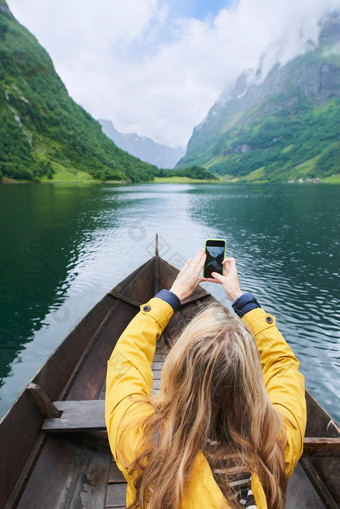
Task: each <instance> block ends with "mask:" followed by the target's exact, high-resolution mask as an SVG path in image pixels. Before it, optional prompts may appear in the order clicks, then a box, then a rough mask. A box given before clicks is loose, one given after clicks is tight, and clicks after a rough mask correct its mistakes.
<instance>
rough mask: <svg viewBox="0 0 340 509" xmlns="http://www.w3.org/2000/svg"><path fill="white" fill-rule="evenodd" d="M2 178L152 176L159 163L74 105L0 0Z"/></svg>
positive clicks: (38, 47)
mask: <svg viewBox="0 0 340 509" xmlns="http://www.w3.org/2000/svg"><path fill="white" fill-rule="evenodd" d="M0 112H1V113H0V176H1V175H2V176H5V177H11V178H15V179H28V180H38V179H40V178H41V177H43V176H48V177H49V178H53V176H54V175H55V174H56V172H57V173H58V172H60V171H65V170H67V171H71V172H74V173H76V172H77V171H83V172H87V173H89V174H90V175H91V176H93V177H95V178H98V179H103V180H108V179H110V180H111V179H113V180H122V179H123V180H131V181H145V180H152V179H153V176H154V174H155V173H156V171H157V168H156V167H155V166H152V165H150V164H147V163H144V162H143V161H140V160H139V159H137V158H135V157H133V156H131V155H129V154H127V153H126V152H124V151H122V150H121V149H119V148H118V147H117V146H116V145H115V144H114V143H113V142H112V141H111V140H109V139H108V138H107V137H106V136H105V135H104V134H103V133H102V130H101V126H100V125H99V123H98V122H97V121H96V120H94V119H93V118H92V117H91V115H89V113H87V112H86V111H85V110H84V109H83V108H81V107H80V106H79V105H78V104H76V103H75V102H74V101H73V99H72V98H71V97H70V96H69V95H68V92H67V90H66V88H65V86H64V84H63V82H62V81H61V79H60V78H59V76H58V75H57V73H56V71H55V69H54V67H53V62H52V60H51V59H50V57H49V55H48V54H47V52H46V51H45V50H44V49H43V48H42V47H41V45H40V44H39V42H38V41H37V40H36V38H35V37H34V36H33V35H32V34H31V33H30V32H29V31H28V30H27V29H26V28H24V27H23V26H22V25H20V23H18V22H17V21H16V20H15V18H14V17H13V15H12V13H11V12H10V10H9V8H8V6H7V4H6V2H5V0H0Z"/></svg>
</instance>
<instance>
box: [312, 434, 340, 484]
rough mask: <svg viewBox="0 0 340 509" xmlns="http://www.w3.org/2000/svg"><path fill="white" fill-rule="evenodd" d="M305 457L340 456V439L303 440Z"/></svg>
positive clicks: (315, 438) (319, 438)
mask: <svg viewBox="0 0 340 509" xmlns="http://www.w3.org/2000/svg"><path fill="white" fill-rule="evenodd" d="M303 455H304V456H340V438H329V437H305V438H304V440H303ZM339 475H340V472H339Z"/></svg>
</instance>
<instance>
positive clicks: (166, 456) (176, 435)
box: [121, 305, 287, 509]
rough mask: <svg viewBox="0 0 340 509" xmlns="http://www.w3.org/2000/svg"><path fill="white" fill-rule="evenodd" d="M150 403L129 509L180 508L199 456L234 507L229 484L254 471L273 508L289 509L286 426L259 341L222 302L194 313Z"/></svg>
mask: <svg viewBox="0 0 340 509" xmlns="http://www.w3.org/2000/svg"><path fill="white" fill-rule="evenodd" d="M148 402H149V404H150V405H151V406H152V407H153V409H154V412H153V413H152V414H151V415H149V416H148V417H147V418H145V419H144V421H143V430H144V436H143V441H142V443H141V448H140V451H138V457H137V459H136V460H135V461H134V462H133V463H132V464H131V465H126V466H127V467H128V468H129V470H130V471H131V472H134V478H135V481H134V482H135V488H136V499H135V501H134V503H133V504H132V505H131V506H130V509H137V508H142V509H144V508H145V507H148V509H159V508H160V507H161V508H162V509H173V508H175V507H176V508H179V507H181V501H182V499H183V496H184V491H185V488H186V484H187V481H188V480H189V478H190V474H191V471H192V467H193V463H194V460H195V458H196V455H197V454H198V452H199V451H202V452H203V454H204V455H205V457H206V459H207V460H208V462H209V464H210V467H211V469H212V471H213V473H214V472H215V473H214V477H215V480H216V482H217V484H218V486H219V487H220V489H221V491H222V493H223V495H224V497H225V498H226V499H227V500H228V503H229V504H230V505H231V507H234V508H237V507H240V505H239V504H238V502H237V501H236V499H235V491H234V489H233V488H232V486H231V481H232V480H233V478H234V479H235V477H234V476H235V475H238V474H239V475H241V474H244V473H246V472H249V473H256V474H257V475H258V477H259V480H260V482H261V485H262V487H263V490H264V493H265V495H266V500H267V505H268V509H274V508H275V509H283V508H284V505H285V490H286V483H287V480H286V476H285V462H284V446H285V432H284V428H283V422H282V419H281V417H280V415H279V413H278V412H277V410H276V409H275V408H274V407H273V405H272V404H271V403H270V401H269V398H268V395H267V392H266V389H265V386H264V382H263V378H262V368H261V364H260V360H259V355H258V351H257V348H256V344H255V340H254V338H253V336H252V334H251V332H250V331H249V329H248V328H247V327H246V326H245V324H244V323H243V322H242V320H241V319H239V318H238V317H237V316H236V315H234V314H232V313H230V312H228V311H227V310H226V309H224V308H223V307H222V306H219V305H212V306H209V307H207V308H205V309H204V310H203V311H201V312H200V313H199V314H198V315H196V317H195V318H194V319H193V320H192V321H191V322H190V323H189V324H188V325H187V327H186V328H185V329H184V330H183V332H182V333H181V335H180V336H179V338H178V340H177V341H176V343H175V345H174V346H173V347H172V349H171V350H170V352H169V354H168V356H167V358H166V360H165V362H164V366H163V370H162V376H161V390H160V393H159V394H158V395H155V396H152V397H150V399H149V401H148ZM150 444H151V445H150ZM122 456H123V454H122ZM121 459H122V460H123V457H122V458H121ZM216 471H217V472H218V473H216ZM232 484H233V483H232Z"/></svg>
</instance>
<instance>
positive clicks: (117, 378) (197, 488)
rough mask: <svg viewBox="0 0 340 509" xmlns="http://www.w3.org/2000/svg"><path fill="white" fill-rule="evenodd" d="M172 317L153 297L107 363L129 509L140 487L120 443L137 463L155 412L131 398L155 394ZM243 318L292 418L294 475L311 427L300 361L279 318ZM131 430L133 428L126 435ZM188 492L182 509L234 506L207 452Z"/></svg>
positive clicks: (271, 385) (113, 434) (108, 405)
mask: <svg viewBox="0 0 340 509" xmlns="http://www.w3.org/2000/svg"><path fill="white" fill-rule="evenodd" d="M172 315H173V309H172V307H171V306H170V304H168V303H167V302H165V301H163V300H162V299H159V298H153V299H151V300H150V301H149V302H148V303H146V304H145V305H142V306H141V311H140V312H139V313H138V314H137V315H136V316H135V318H134V319H133V320H132V321H131V322H130V324H129V325H128V326H127V328H126V329H125V331H124V332H123V334H122V335H121V337H120V338H119V340H118V342H117V345H116V347H115V349H114V351H113V353H112V355H111V358H110V360H109V361H108V370H107V380H106V401H105V419H106V426H107V430H108V436H109V442H110V446H111V450H112V453H113V455H114V457H115V459H116V461H117V465H118V467H119V469H120V470H121V471H122V472H123V475H124V477H125V479H126V480H127V483H128V486H127V492H126V505H127V506H128V505H130V504H131V503H132V502H133V500H134V496H135V489H134V486H133V477H132V476H131V475H130V474H129V473H128V472H127V470H126V469H125V468H124V466H123V465H122V464H121V463H120V461H119V459H118V458H117V444H118V442H119V443H120V447H121V448H122V450H123V451H124V456H125V458H126V460H127V461H128V462H129V463H132V462H133V461H134V459H135V458H136V449H137V445H138V443H139V439H140V436H141V429H140V427H139V422H140V420H141V419H142V418H143V417H144V416H146V415H148V413H150V412H152V409H151V408H150V407H149V406H148V405H140V404H139V405H138V404H136V403H134V402H133V401H131V399H130V398H129V396H131V395H132V394H135V395H139V396H141V395H144V396H146V397H147V396H149V395H150V394H151V391H152V381H153V375H152V370H151V363H152V360H153V356H154V353H155V348H156V341H157V339H158V338H159V337H160V335H161V334H162V331H163V330H164V328H165V327H166V325H167V324H168V322H169V320H170V318H171V316H172ZM242 319H243V321H244V322H245V323H246V324H247V325H248V327H249V328H250V330H251V331H252V333H253V335H254V337H255V340H256V343H257V348H258V351H259V353H260V360H261V364H262V367H263V378H264V382H265V385H266V388H267V392H268V394H269V398H270V401H271V402H272V404H273V405H274V406H275V407H276V408H277V409H278V410H279V412H280V413H281V414H282V415H284V416H285V417H286V418H287V419H285V428H286V433H287V446H286V450H285V461H286V473H287V475H288V476H290V475H291V474H292V473H293V470H294V467H295V465H296V463H297V462H298V460H299V458H300V456H301V454H302V448H303V437H304V433H305V427H306V400H305V388H304V377H303V375H302V374H301V373H299V371H298V367H299V361H298V360H297V359H296V357H295V356H294V354H293V352H292V350H291V348H290V347H289V346H288V345H287V343H286V341H285V340H284V338H283V336H282V335H281V333H280V332H279V330H278V329H277V327H276V326H275V317H273V316H272V315H269V314H268V313H266V312H265V311H264V310H263V309H262V308H257V309H253V310H252V311H249V312H248V313H246V314H245V315H244V316H243V318H242ZM139 399H140V397H139ZM133 406H134V407H135V408H133ZM127 410H129V412H128V413H127ZM126 426H128V428H127V429H126V430H125V432H124V433H123V434H122V431H124V429H125V428H126ZM252 491H253V494H254V497H255V501H256V504H257V507H258V508H259V509H266V508H267V503H266V499H265V495H264V491H263V489H262V486H261V484H260V482H259V480H258V478H257V477H256V476H255V475H253V476H252ZM187 493H188V494H189V495H188V496H186V497H185V498H184V500H183V501H182V507H181V509H221V508H228V507H229V505H228V503H227V502H226V501H225V499H224V498H223V495H222V492H221V490H220V489H219V487H218V486H217V484H216V482H215V480H214V478H213V475H212V472H211V470H210V467H209V464H208V462H207V460H206V459H205V457H204V455H203V454H202V453H199V454H198V456H197V457H196V459H195V462H194V467H193V471H192V476H191V480H190V483H189V486H188V489H187Z"/></svg>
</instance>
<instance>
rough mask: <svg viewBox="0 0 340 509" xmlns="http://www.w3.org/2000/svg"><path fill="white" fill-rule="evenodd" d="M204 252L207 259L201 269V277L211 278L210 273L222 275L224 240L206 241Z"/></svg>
mask: <svg viewBox="0 0 340 509" xmlns="http://www.w3.org/2000/svg"><path fill="white" fill-rule="evenodd" d="M204 252H205V254H206V255H207V258H206V260H205V264H204V268H203V277H213V276H212V275H211V273H212V272H218V273H219V274H223V265H222V262H223V260H224V258H225V240H223V239H207V240H206V241H205V248H204Z"/></svg>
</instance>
